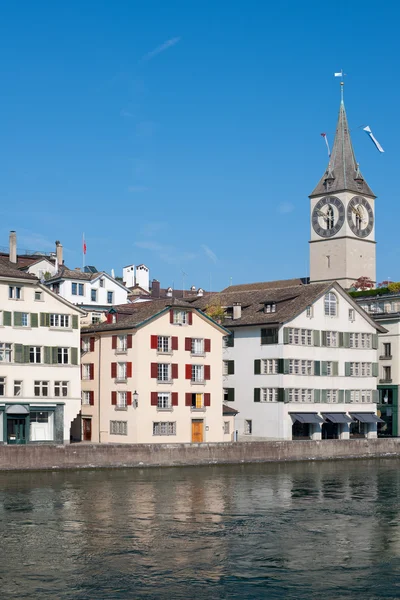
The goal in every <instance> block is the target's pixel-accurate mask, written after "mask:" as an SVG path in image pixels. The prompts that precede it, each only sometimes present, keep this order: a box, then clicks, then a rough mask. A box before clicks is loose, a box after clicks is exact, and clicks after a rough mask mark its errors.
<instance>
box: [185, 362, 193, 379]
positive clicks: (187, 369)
mask: <svg viewBox="0 0 400 600" xmlns="http://www.w3.org/2000/svg"><path fill="white" fill-rule="evenodd" d="M185 379H192V365H185Z"/></svg>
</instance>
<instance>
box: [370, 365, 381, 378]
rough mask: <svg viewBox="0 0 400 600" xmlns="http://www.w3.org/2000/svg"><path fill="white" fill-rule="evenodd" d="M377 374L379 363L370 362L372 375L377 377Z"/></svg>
mask: <svg viewBox="0 0 400 600" xmlns="http://www.w3.org/2000/svg"><path fill="white" fill-rule="evenodd" d="M378 375H379V364H378V363H372V377H378Z"/></svg>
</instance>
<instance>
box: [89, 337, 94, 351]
mask: <svg viewBox="0 0 400 600" xmlns="http://www.w3.org/2000/svg"><path fill="white" fill-rule="evenodd" d="M94 342H95V338H94V337H91V338H89V344H90V352H94Z"/></svg>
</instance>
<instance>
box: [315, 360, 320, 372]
mask: <svg viewBox="0 0 400 600" xmlns="http://www.w3.org/2000/svg"><path fill="white" fill-rule="evenodd" d="M314 375H321V362H320V361H319V360H314Z"/></svg>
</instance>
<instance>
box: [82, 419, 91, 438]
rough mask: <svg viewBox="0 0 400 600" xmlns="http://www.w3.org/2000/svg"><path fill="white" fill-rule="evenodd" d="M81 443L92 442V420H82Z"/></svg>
mask: <svg viewBox="0 0 400 600" xmlns="http://www.w3.org/2000/svg"><path fill="white" fill-rule="evenodd" d="M82 430H83V441H84V442H91V441H92V419H82Z"/></svg>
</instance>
